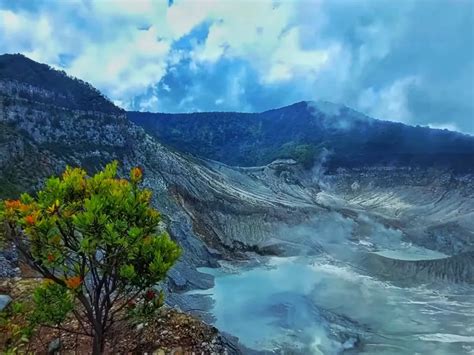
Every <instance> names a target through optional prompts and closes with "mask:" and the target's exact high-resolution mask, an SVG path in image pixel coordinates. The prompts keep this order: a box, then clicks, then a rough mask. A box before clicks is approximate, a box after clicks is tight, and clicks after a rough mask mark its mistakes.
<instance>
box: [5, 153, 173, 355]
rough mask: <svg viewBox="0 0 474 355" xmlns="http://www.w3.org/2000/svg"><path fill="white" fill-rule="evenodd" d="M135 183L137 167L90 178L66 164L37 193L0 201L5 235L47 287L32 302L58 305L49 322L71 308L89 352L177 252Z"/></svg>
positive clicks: (44, 309)
mask: <svg viewBox="0 0 474 355" xmlns="http://www.w3.org/2000/svg"><path fill="white" fill-rule="evenodd" d="M141 181H142V170H141V169H140V168H138V167H137V168H133V169H132V170H131V172H130V178H129V179H121V178H118V177H117V163H116V162H113V163H111V164H108V165H107V166H106V167H105V168H104V170H103V171H100V172H98V173H97V174H95V175H94V176H92V177H88V176H86V173H85V171H84V170H82V169H79V168H70V167H68V168H66V170H65V172H64V173H63V174H62V176H61V177H51V178H50V179H48V180H47V182H46V184H45V187H44V188H43V190H41V191H39V192H38V194H37V196H36V197H32V196H30V195H28V194H23V195H22V196H21V198H20V199H19V200H7V201H4V203H3V210H2V212H1V214H2V218H3V220H4V222H5V226H6V230H7V233H6V235H7V237H8V238H9V239H10V240H11V241H12V242H13V243H14V244H15V245H16V247H17V248H18V250H19V251H20V252H21V253H22V254H23V256H24V257H25V259H26V260H27V262H28V263H29V264H30V266H32V267H33V268H34V269H35V270H37V271H38V272H39V273H41V274H42V275H43V276H44V277H45V278H46V279H48V280H50V282H51V283H52V284H54V287H53V286H51V285H50V286H47V287H44V288H42V289H40V290H37V291H36V292H35V296H34V299H35V301H39V300H41V299H43V300H44V299H47V298H48V297H49V298H53V299H55V300H56V301H55V302H58V304H59V305H60V306H59V307H58V309H57V310H56V311H54V312H53V313H52V314H51V317H52V318H51V319H49V320H50V321H51V322H53V323H54V322H55V321H59V320H60V319H61V317H63V316H64V315H65V314H66V313H67V311H69V310H72V311H74V315H75V316H76V317H77V318H78V320H79V322H80V323H81V324H87V325H88V326H84V329H83V330H84V332H85V333H87V334H89V335H91V336H93V337H94V349H93V351H94V353H99V352H101V351H102V350H103V346H104V341H105V337H106V336H107V332H108V331H109V330H110V329H111V327H112V325H113V324H114V323H115V322H116V321H117V318H118V317H119V316H120V315H121V314H123V313H124V309H125V308H126V307H127V305H129V303H130V302H131V301H133V300H135V299H137V298H138V299H140V298H146V296H147V292H148V291H149V290H150V289H151V288H152V287H153V286H154V285H156V284H157V283H159V282H160V281H161V280H163V279H164V277H165V276H166V273H167V271H168V270H169V269H170V268H171V266H172V265H173V264H174V262H175V261H176V260H177V259H178V257H179V255H180V250H179V248H178V246H177V245H176V244H175V243H174V242H173V241H171V240H170V238H169V236H168V234H167V233H166V232H165V231H163V230H160V229H159V228H158V226H159V223H160V221H161V216H160V214H159V213H158V212H157V211H156V210H155V209H153V208H152V207H151V197H152V194H151V191H150V190H148V189H143V188H141V187H140V183H141ZM70 297H71V302H75V303H74V305H75V307H74V309H72V307H71V304H70V303H69V298H70ZM37 303H39V302H37ZM77 304H80V307H79V306H78V305H77ZM48 307H49V306H48V305H43V306H41V307H39V308H38V310H37V313H36V315H35V316H36V318H37V319H38V320H40V321H42V322H44V321H48V319H47V315H46V314H47V313H48V310H49V308H48ZM79 309H80V311H79Z"/></svg>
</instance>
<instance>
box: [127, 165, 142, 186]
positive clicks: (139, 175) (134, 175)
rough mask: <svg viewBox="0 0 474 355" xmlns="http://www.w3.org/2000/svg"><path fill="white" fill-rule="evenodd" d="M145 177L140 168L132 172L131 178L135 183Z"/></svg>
mask: <svg viewBox="0 0 474 355" xmlns="http://www.w3.org/2000/svg"><path fill="white" fill-rule="evenodd" d="M142 176H143V171H142V169H141V168H139V167H138V166H137V167H135V168H133V169H132V170H131V171H130V178H131V180H132V181H133V182H137V181H139V180H140V179H141V178H142Z"/></svg>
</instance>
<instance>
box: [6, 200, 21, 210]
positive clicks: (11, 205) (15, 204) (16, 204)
mask: <svg viewBox="0 0 474 355" xmlns="http://www.w3.org/2000/svg"><path fill="white" fill-rule="evenodd" d="M5 207H6V208H7V209H11V210H16V209H18V208H20V207H21V202H20V201H19V200H6V201H5Z"/></svg>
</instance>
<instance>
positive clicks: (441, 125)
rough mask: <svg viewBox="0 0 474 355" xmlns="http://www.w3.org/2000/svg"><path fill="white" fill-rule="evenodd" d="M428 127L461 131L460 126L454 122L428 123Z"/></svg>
mask: <svg viewBox="0 0 474 355" xmlns="http://www.w3.org/2000/svg"><path fill="white" fill-rule="evenodd" d="M428 127H430V128H435V129H447V130H449V131H458V132H459V131H460V129H459V127H458V126H457V125H456V123H454V122H444V123H439V122H438V123H428Z"/></svg>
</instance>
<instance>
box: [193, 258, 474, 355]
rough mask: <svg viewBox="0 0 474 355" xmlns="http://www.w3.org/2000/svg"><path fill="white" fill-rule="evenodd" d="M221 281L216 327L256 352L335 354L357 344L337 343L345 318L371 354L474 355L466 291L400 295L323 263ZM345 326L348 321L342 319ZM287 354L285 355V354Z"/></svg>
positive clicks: (269, 266) (222, 274)
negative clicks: (341, 321) (331, 316)
mask: <svg viewBox="0 0 474 355" xmlns="http://www.w3.org/2000/svg"><path fill="white" fill-rule="evenodd" d="M201 271H204V272H208V273H211V274H213V275H214V276H215V277H216V282H215V287H214V288H212V289H211V290H207V291H205V293H208V294H210V295H211V296H212V298H213V299H214V302H215V304H214V308H213V310H212V313H213V315H214V316H215V318H216V323H215V325H216V326H217V327H218V328H219V329H221V330H224V331H226V332H229V333H231V334H233V335H235V336H237V337H239V338H240V340H241V342H242V343H243V344H244V345H246V346H248V347H251V348H254V349H260V350H269V351H273V352H275V353H285V352H286V353H291V352H289V350H288V349H291V350H292V351H293V353H294V352H296V353H307V354H336V353H340V352H342V351H343V350H345V349H348V348H351V345H353V342H354V339H353V338H352V339H351V338H350V337H349V338H342V339H341V338H337V337H334V336H333V335H332V334H334V333H338V329H340V328H339V326H338V324H340V320H338V319H336V320H335V321H334V319H331V318H330V319H329V320H328V319H327V318H328V317H327V316H325V313H324V312H329V313H330V314H332V315H334V314H336V315H339V316H345V317H348V318H350V319H351V320H352V321H354V323H350V322H349V323H344V322H347V321H343V324H346V326H347V324H349V328H352V329H353V330H354V331H356V332H359V333H360V334H361V335H360V337H361V339H362V345H361V347H360V348H358V350H357V351H356V352H357V353H364V354H416V353H418V354H436V355H437V354H439V355H446V354H468V353H471V354H473V353H474V298H473V297H472V295H473V293H472V289H470V288H467V289H463V288H462V287H460V286H455V287H454V286H443V287H438V288H433V287H434V286H432V285H431V286H430V287H427V286H426V285H420V286H418V287H413V288H401V287H397V286H395V285H392V284H390V283H387V282H382V281H379V280H377V279H374V278H372V277H369V276H365V275H361V274H359V273H357V272H356V271H354V269H352V268H351V267H350V266H347V265H343V264H338V263H337V262H332V261H330V260H329V259H327V258H323V257H319V258H318V257H312V258H310V257H304V258H302V257H300V258H270V259H268V260H267V262H266V263H265V264H263V265H259V266H256V267H253V268H250V269H242V270H240V271H238V272H229V271H224V269H207V268H206V269H202V270H201ZM342 319H343V320H344V319H345V318H342ZM283 349H286V351H284V350H283Z"/></svg>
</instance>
